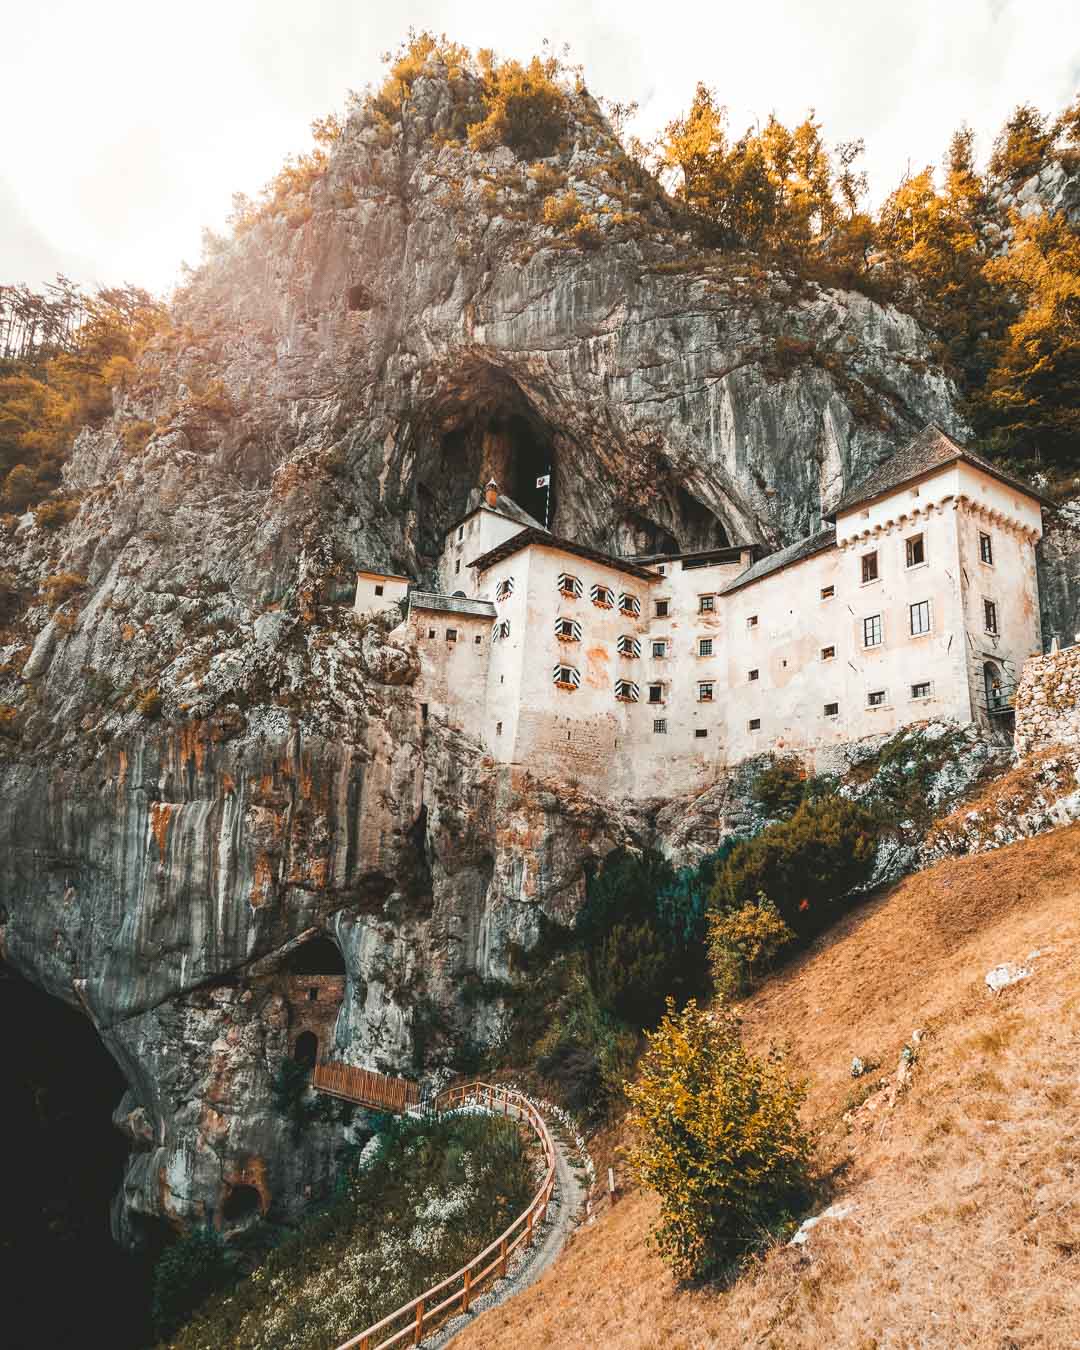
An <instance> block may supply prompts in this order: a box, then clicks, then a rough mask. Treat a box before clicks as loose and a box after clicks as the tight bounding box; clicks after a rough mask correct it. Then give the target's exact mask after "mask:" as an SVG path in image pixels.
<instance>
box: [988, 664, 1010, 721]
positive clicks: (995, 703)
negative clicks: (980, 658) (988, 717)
mask: <svg viewBox="0 0 1080 1350" xmlns="http://www.w3.org/2000/svg"><path fill="white" fill-rule="evenodd" d="M983 682H984V684H985V685H986V707H987V710H988V711H989V712H992V713H998V712H1008V711H1010V704H1009V698H1008V693H1007V691H1006V688H1005V677H1004V676H1003V675H1002V673H1001V667H1000V666H999V665H997V663H996V662H994V661H987V662H986V664H985V665H984V666H983Z"/></svg>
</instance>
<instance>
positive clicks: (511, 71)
mask: <svg viewBox="0 0 1080 1350" xmlns="http://www.w3.org/2000/svg"><path fill="white" fill-rule="evenodd" d="M486 56H487V54H486V53H481V56H480V60H481V64H482V67H483V68H484V93H483V98H484V111H485V113H486V116H485V117H484V119H483V121H481V122H476V123H474V124H473V125H472V126H470V127H469V144H470V145H471V146H472V148H473V149H474V150H493V149H494V148H495V147H496V146H498V145H508V146H509V147H510V149H511V150H513V151H514V153H515V154H516V155H518V156H519V157H520V158H522V159H546V158H547V157H548V156H549V155H551V154H554V152H555V150H556V148H557V146H558V144H559V139H560V137H561V136H562V134H563V132H564V130H565V129H566V95H565V94H564V93H563V91H562V89H561V88H560V87H559V85H558V83H557V82H556V79H555V76H556V74H557V73H558V62H557V61H555V60H553V59H548V60H544V61H542V60H541V59H540V58H539V57H538V56H534V57H533V59H532V60H531V61H530V62H529V64H528V65H527V66H523V65H521V63H520V62H518V61H504V62H503V63H502V64H501V65H496V64H495V63H494V62H493V61H490V60H486V59H485V58H486Z"/></svg>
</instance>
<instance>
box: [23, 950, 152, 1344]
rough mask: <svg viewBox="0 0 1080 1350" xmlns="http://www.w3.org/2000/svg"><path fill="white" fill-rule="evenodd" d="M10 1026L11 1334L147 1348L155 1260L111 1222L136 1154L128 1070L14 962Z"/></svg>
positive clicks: (31, 1339) (82, 1020)
mask: <svg viewBox="0 0 1080 1350" xmlns="http://www.w3.org/2000/svg"><path fill="white" fill-rule="evenodd" d="M0 1025H3V1026H4V1027H5V1028H7V1030H8V1032H9V1035H8V1037H7V1039H6V1041H5V1046H4V1051H5V1053H4V1090H3V1108H2V1109H0V1157H2V1158H4V1159H5V1162H6V1164H7V1166H6V1168H5V1172H6V1176H5V1185H4V1198H3V1204H2V1205H0V1268H2V1269H3V1271H4V1277H5V1281H6V1283H7V1288H8V1290H9V1292H8V1294H7V1295H6V1297H5V1299H4V1343H5V1344H6V1345H12V1346H21V1345H50V1346H75V1345H85V1344H87V1343H88V1342H89V1343H91V1344H101V1345H110V1346H116V1347H119V1348H120V1350H135V1348H136V1347H138V1346H144V1345H147V1344H149V1343H150V1342H151V1341H152V1340H153V1337H152V1334H151V1330H150V1279H151V1260H150V1257H149V1256H148V1255H147V1256H133V1255H131V1254H130V1253H128V1252H126V1251H124V1250H123V1249H122V1248H120V1247H119V1246H117V1245H116V1244H115V1243H114V1242H113V1240H112V1232H111V1227H110V1222H109V1209H110V1203H111V1201H112V1198H113V1195H114V1194H115V1193H116V1191H117V1190H118V1188H119V1186H120V1183H121V1180H122V1178H123V1174H124V1165H125V1162H126V1160H127V1154H128V1145H127V1142H126V1140H125V1139H124V1137H123V1136H122V1135H121V1134H120V1132H119V1130H117V1129H116V1128H115V1127H114V1126H113V1124H112V1113H113V1111H114V1110H115V1108H116V1106H117V1105H118V1103H119V1101H120V1099H121V1097H122V1096H123V1094H124V1090H125V1088H126V1086H127V1083H126V1081H125V1079H124V1075H123V1074H122V1073H121V1071H120V1068H119V1066H118V1065H117V1063H116V1061H115V1060H114V1059H113V1057H112V1055H111V1054H110V1053H109V1051H108V1050H107V1049H106V1048H105V1045H104V1043H103V1042H102V1040H101V1038H100V1037H99V1036H98V1034H97V1031H96V1030H95V1029H94V1027H93V1025H92V1024H91V1022H90V1021H89V1019H88V1018H86V1017H85V1016H83V1014H82V1013H80V1012H77V1011H76V1010H75V1009H74V1008H71V1007H69V1006H68V1005H67V1004H66V1003H63V1002H61V1000H60V999H58V998H54V997H52V996H51V995H49V994H45V993H43V992H42V991H41V990H40V989H38V988H37V987H36V986H34V985H32V984H30V983H29V981H27V980H24V979H22V978H21V976H19V975H17V974H16V973H15V972H14V971H12V970H11V969H10V968H8V967H5V966H4V965H3V964H0ZM16 1029H17V1034H16ZM43 1271H48V1279H49V1286H48V1287H49V1289H51V1290H52V1291H53V1294H54V1296H53V1297H49V1298H42V1297H41V1296H40V1295H41V1289H42V1283H41V1281H42V1272H43Z"/></svg>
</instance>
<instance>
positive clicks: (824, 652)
mask: <svg viewBox="0 0 1080 1350" xmlns="http://www.w3.org/2000/svg"><path fill="white" fill-rule="evenodd" d="M821 659H822V660H823V661H834V660H835V659H836V648H835V647H822V649H821Z"/></svg>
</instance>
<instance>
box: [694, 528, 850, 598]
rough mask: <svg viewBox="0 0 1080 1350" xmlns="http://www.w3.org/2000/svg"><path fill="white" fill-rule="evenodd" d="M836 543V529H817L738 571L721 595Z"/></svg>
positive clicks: (789, 565)
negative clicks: (794, 542) (815, 531)
mask: <svg viewBox="0 0 1080 1350" xmlns="http://www.w3.org/2000/svg"><path fill="white" fill-rule="evenodd" d="M835 543H836V530H835V528H834V527H831V526H830V528H829V529H827V530H819V531H818V532H817V534H812V535H810V536H809V537H808V538H806V539H800V540H799V542H798V543H797V544H789V545H788V546H787V548H782V549H780V551H779V552H778V553H770V554H769V556H768V557H767V558H762V559H761V561H760V562H756V563H754V565H753V567H748V568H747V569H746V571H745V572H740V573H739V575H738V576H737V577H736V578H735V580H734V581H729V582H728V584H727V585H726V586H725V587H724V589H723V590H722V591H721V592H720V594H721V595H730V594H731V593H732V591H740V590H742V588H743V587H744V586H749V585H750V584H751V583H752V582H754V581H760V580H761V578H762V577H768V576H772V574H773V573H774V572H780V571H782V570H783V569H784V568H785V567H791V566H793V565H794V564H795V563H797V562H802V560H803V559H804V558H812V557H813V556H814V554H815V553H823V552H824V551H825V550H826V549H827V548H832V547H833V545H834V544H835Z"/></svg>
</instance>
